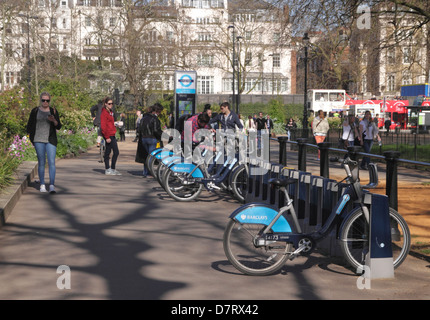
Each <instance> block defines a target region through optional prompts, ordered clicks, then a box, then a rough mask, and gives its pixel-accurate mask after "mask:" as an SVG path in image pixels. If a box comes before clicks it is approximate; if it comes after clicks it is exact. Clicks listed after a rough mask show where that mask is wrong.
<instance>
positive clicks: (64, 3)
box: [61, 0, 67, 8]
mask: <svg viewBox="0 0 430 320" xmlns="http://www.w3.org/2000/svg"><path fill="white" fill-rule="evenodd" d="M61 7H63V8H65V7H67V1H65V0H61Z"/></svg>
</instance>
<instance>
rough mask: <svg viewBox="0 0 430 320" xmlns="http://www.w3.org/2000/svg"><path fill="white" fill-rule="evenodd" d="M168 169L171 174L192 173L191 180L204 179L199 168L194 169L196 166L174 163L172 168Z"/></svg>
mask: <svg viewBox="0 0 430 320" xmlns="http://www.w3.org/2000/svg"><path fill="white" fill-rule="evenodd" d="M169 168H170V170H172V171H173V172H184V173H190V172H193V173H192V175H191V176H192V177H193V178H204V176H203V172H202V170H200V168H196V165H195V164H194V163H183V162H181V163H175V164H173V165H172V166H169ZM195 168H196V169H195ZM194 169H195V170H194ZM193 170H194V171H193Z"/></svg>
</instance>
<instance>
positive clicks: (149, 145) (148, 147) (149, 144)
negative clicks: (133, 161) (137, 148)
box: [142, 138, 157, 177]
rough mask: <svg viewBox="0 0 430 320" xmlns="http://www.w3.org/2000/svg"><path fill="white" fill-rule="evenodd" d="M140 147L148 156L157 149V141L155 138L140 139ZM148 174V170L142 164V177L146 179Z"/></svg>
mask: <svg viewBox="0 0 430 320" xmlns="http://www.w3.org/2000/svg"><path fill="white" fill-rule="evenodd" d="M142 145H143V148H144V149H145V151H146V152H147V154H148V155H149V154H150V153H151V152H152V151H154V150H155V148H156V147H157V139H155V138H142ZM148 174H149V171H148V168H147V167H146V166H145V163H144V164H143V175H144V176H145V177H146V176H147V175H148Z"/></svg>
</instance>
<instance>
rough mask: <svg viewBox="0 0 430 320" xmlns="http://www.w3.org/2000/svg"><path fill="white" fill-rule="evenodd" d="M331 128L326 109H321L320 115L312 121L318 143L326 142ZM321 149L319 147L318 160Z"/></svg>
mask: <svg viewBox="0 0 430 320" xmlns="http://www.w3.org/2000/svg"><path fill="white" fill-rule="evenodd" d="M329 129H330V126H329V124H328V121H327V119H326V118H325V115H324V111H322V110H319V111H318V116H317V117H316V118H315V119H314V121H313V122H312V132H313V134H314V137H315V141H316V143H317V144H319V143H322V142H324V140H325V137H326V136H327V132H328V130H329ZM320 153H321V152H320V150H319V149H318V160H319V159H320V155H321V154H320Z"/></svg>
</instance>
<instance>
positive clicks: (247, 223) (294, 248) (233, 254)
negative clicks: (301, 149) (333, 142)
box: [223, 157, 411, 276]
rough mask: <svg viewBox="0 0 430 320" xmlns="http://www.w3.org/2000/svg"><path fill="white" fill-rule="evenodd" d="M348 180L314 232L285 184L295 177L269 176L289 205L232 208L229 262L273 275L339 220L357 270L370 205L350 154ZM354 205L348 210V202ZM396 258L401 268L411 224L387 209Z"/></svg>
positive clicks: (226, 245) (309, 249)
mask: <svg viewBox="0 0 430 320" xmlns="http://www.w3.org/2000/svg"><path fill="white" fill-rule="evenodd" d="M342 163H343V167H344V169H345V171H346V173H347V177H346V178H345V179H344V180H347V181H348V185H347V187H346V188H345V190H344V192H343V194H342V196H341V197H340V199H339V201H338V203H337V204H336V206H335V207H334V209H333V210H332V212H331V214H330V216H329V217H328V219H327V220H326V222H325V223H324V225H323V226H322V227H321V228H320V229H319V230H317V231H315V232H312V233H308V234H306V233H303V232H302V231H301V228H300V225H299V221H298V218H297V215H296V212H295V210H294V206H293V204H292V203H293V201H292V200H291V199H290V197H289V195H288V192H287V189H286V187H287V185H289V184H290V183H295V180H294V179H290V178H288V179H270V180H269V182H270V183H271V184H272V185H273V186H275V187H278V188H280V190H281V191H283V193H284V195H285V199H286V200H285V206H283V207H282V208H280V209H278V208H275V207H272V206H269V205H266V204H259V203H251V204H246V205H243V206H241V207H240V208H238V209H237V210H236V211H234V212H233V213H232V214H231V216H230V221H229V222H228V224H227V227H226V229H225V232H224V237H223V246H224V252H225V254H226V256H227V258H228V260H229V261H230V262H231V264H232V265H233V266H234V267H235V268H236V269H238V270H239V271H241V272H242V273H244V274H248V275H260V276H261V275H270V274H273V273H275V272H278V271H279V270H280V269H281V268H282V267H283V266H284V264H285V263H286V262H287V261H288V260H292V259H294V258H296V257H297V256H298V255H300V254H305V255H307V254H310V253H311V252H312V251H313V250H314V249H315V247H316V245H317V243H318V242H319V241H320V240H322V239H324V238H325V237H327V236H328V235H329V234H330V232H331V231H332V230H333V228H334V227H336V226H337V225H338V224H339V223H341V225H340V229H339V233H338V240H339V243H340V246H341V250H342V253H343V255H344V257H345V259H346V261H347V262H348V263H349V264H350V265H351V266H352V267H353V268H354V270H360V268H359V267H361V270H363V265H364V263H365V257H366V254H367V253H368V248H369V239H370V236H369V232H370V228H369V217H370V214H369V209H368V208H367V207H366V205H365V204H364V201H363V200H364V192H363V189H362V186H361V185H360V182H359V179H358V163H357V161H353V160H351V159H350V158H349V157H348V158H346V159H344V160H342ZM350 202H352V203H353V204H354V209H353V210H352V211H349V210H348V209H347V208H348V203H350ZM389 214H390V219H391V221H390V222H391V227H392V229H391V233H392V235H391V241H392V250H393V263H394V267H395V268H397V267H398V266H399V265H400V264H401V263H402V262H403V261H404V260H405V258H406V257H407V254H408V252H409V248H410V243H411V239H410V233H409V228H408V225H407V224H406V222H405V220H404V219H403V218H402V217H401V216H400V214H399V213H398V212H397V211H395V210H394V209H392V208H389Z"/></svg>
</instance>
